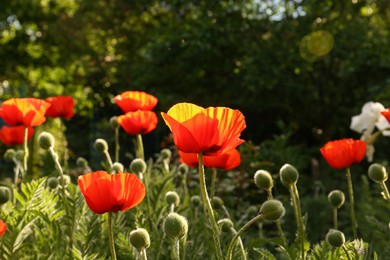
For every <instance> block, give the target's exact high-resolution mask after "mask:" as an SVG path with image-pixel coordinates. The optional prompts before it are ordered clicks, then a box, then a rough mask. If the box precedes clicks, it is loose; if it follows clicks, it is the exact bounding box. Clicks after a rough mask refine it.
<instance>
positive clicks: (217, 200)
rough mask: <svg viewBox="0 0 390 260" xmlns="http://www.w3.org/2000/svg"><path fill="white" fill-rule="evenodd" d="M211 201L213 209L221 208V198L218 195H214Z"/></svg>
mask: <svg viewBox="0 0 390 260" xmlns="http://www.w3.org/2000/svg"><path fill="white" fill-rule="evenodd" d="M212 201H213V207H214V209H221V208H222V207H223V200H222V199H221V198H220V197H217V196H214V198H213V200H212Z"/></svg>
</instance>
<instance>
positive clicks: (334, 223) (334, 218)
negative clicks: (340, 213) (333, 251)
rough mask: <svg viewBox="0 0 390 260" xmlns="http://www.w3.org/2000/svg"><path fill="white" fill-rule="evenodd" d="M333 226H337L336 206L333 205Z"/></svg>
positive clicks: (335, 227)
mask: <svg viewBox="0 0 390 260" xmlns="http://www.w3.org/2000/svg"><path fill="white" fill-rule="evenodd" d="M333 228H334V229H337V228H338V222H337V208H336V207H333Z"/></svg>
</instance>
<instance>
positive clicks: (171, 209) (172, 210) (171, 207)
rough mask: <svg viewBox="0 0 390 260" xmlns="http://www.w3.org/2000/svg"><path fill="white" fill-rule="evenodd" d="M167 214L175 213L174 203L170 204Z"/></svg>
mask: <svg viewBox="0 0 390 260" xmlns="http://www.w3.org/2000/svg"><path fill="white" fill-rule="evenodd" d="M169 212H170V213H172V212H175V204H174V203H172V204H171V206H170V209H169Z"/></svg>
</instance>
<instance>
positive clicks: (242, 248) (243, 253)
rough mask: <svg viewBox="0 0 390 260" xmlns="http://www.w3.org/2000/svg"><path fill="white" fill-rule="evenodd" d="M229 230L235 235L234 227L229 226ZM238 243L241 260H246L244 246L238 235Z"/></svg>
mask: <svg viewBox="0 0 390 260" xmlns="http://www.w3.org/2000/svg"><path fill="white" fill-rule="evenodd" d="M230 230H231V232H232V233H233V234H234V235H235V234H237V231H236V230H235V229H234V228H230ZM238 244H239V245H240V249H241V253H242V258H243V260H246V259H247V258H246V252H245V248H244V244H243V243H242V239H241V237H238Z"/></svg>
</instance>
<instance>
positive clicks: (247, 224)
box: [226, 214, 264, 260]
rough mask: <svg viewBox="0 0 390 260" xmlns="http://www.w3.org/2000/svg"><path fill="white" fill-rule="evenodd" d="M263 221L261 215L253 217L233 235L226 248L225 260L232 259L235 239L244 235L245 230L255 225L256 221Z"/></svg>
mask: <svg viewBox="0 0 390 260" xmlns="http://www.w3.org/2000/svg"><path fill="white" fill-rule="evenodd" d="M263 219H264V217H263V215H261V214H260V215H257V216H256V217H254V218H252V219H251V220H249V221H248V223H246V224H245V225H244V226H243V227H242V228H241V229H240V230H238V232H237V233H236V234H235V235H234V237H233V238H232V240H231V241H230V244H229V248H228V251H227V254H226V259H227V260H231V259H232V254H233V249H234V245H235V244H236V242H237V239H238V238H239V237H240V236H241V234H242V233H244V232H245V230H247V229H248V228H249V227H250V226H251V225H252V224H253V223H256V222H257V221H259V220H263Z"/></svg>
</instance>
